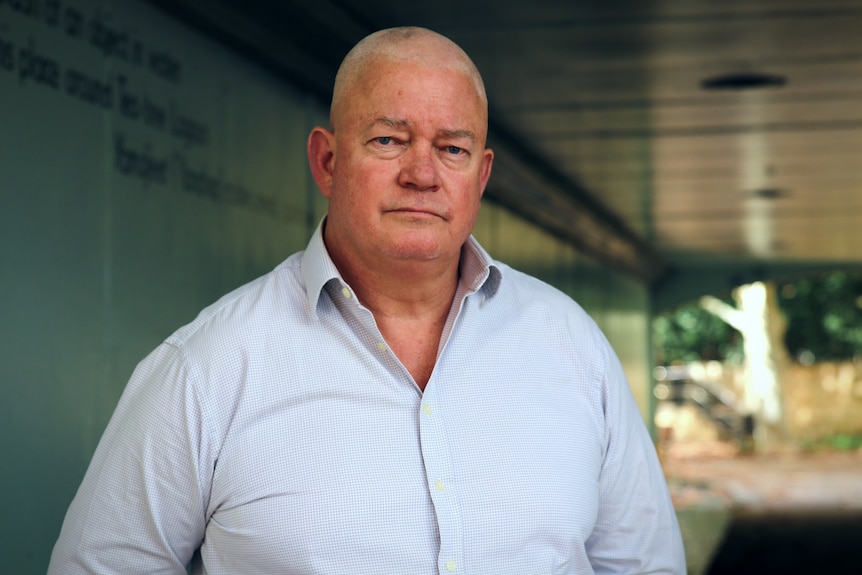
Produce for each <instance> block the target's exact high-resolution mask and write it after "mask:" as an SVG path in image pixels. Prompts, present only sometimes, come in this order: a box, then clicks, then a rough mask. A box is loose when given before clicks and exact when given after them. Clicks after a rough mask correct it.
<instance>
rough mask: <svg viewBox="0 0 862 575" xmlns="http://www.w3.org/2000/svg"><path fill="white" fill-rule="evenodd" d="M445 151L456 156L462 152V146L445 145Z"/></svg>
mask: <svg viewBox="0 0 862 575" xmlns="http://www.w3.org/2000/svg"><path fill="white" fill-rule="evenodd" d="M446 151H447V152H449V153H450V154H452V155H453V156H457V155H459V154H463V153H464V148H459V147H458V146H446Z"/></svg>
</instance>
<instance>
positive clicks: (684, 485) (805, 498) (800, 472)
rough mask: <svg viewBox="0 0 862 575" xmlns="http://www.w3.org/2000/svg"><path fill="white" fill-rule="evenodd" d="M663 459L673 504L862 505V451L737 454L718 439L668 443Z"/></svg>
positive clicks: (747, 506)
mask: <svg viewBox="0 0 862 575" xmlns="http://www.w3.org/2000/svg"><path fill="white" fill-rule="evenodd" d="M662 455H663V458H662V459H663V464H664V469H665V474H666V475H667V477H668V483H669V485H670V487H671V495H672V496H673V498H674V503H675V505H676V506H677V508H684V507H688V506H691V505H718V504H721V505H726V506H729V507H731V508H734V509H745V510H752V509H759V510H763V509H769V510H787V509H795V510H798V509H823V508H828V509H848V510H849V509H858V510H862V452H860V451H844V452H841V451H829V452H816V453H804V452H798V453H785V454H776V455H738V454H737V453H736V450H735V449H734V448H733V447H732V446H729V445H727V444H721V443H701V444H698V443H692V444H675V445H673V444H672V445H670V446H668V448H667V449H666V450H664V451H663V454H662Z"/></svg>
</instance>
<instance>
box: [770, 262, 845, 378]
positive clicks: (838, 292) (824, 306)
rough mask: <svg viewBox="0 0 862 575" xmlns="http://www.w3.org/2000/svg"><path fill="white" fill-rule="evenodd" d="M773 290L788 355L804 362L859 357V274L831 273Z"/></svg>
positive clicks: (795, 281) (784, 284) (786, 283)
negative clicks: (782, 320)
mask: <svg viewBox="0 0 862 575" xmlns="http://www.w3.org/2000/svg"><path fill="white" fill-rule="evenodd" d="M777 287H778V304H779V306H781V309H782V310H783V311H784V313H785V315H786V316H787V320H788V329H787V335H786V337H785V343H786V345H787V350H788V352H790V354H791V355H792V356H794V357H797V358H800V359H802V360H803V361H804V362H805V363H808V362H812V361H829V360H843V359H850V358H853V357H860V356H862V271H835V272H830V273H827V274H821V275H817V276H810V277H805V278H800V279H797V280H794V281H790V282H784V283H782V284H779V285H778V286H777Z"/></svg>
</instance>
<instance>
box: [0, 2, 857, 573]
mask: <svg viewBox="0 0 862 575" xmlns="http://www.w3.org/2000/svg"><path fill="white" fill-rule="evenodd" d="M403 24H413V25H421V26H426V27H430V28H433V29H435V30H437V31H439V32H442V33H444V34H446V35H448V36H449V37H451V38H452V39H453V40H455V41H456V42H458V43H459V44H460V45H461V46H462V47H463V48H464V49H465V50H466V51H467V52H468V53H469V54H470V55H471V57H472V58H473V59H474V61H475V62H476V64H477V66H478V67H479V69H480V71H481V72H482V74H483V76H484V79H485V82H486V87H487V90H488V94H489V99H490V136H489V145H490V147H492V148H493V149H494V150H495V152H496V160H495V166H494V174H493V175H492V178H491V181H490V183H489V186H488V189H487V191H486V195H485V200H484V205H483V209H482V213H481V216H480V219H479V222H478V224H477V227H476V230H475V235H476V236H477V238H478V239H479V240H480V241H481V242H482V243H483V244H484V245H485V247H486V248H488V250H489V251H490V252H491V254H492V255H494V256H495V257H497V258H498V259H501V260H503V261H506V262H507V263H509V264H511V265H513V266H514V267H517V268H520V269H522V270H524V271H526V272H528V273H531V274H534V275H536V276H538V277H540V278H542V279H544V280H545V281H548V282H549V283H552V284H553V285H555V286H557V287H559V288H560V289H562V290H564V291H565V292H567V293H569V294H570V295H571V296H572V297H574V298H575V299H576V300H577V301H578V302H579V303H580V304H581V305H583V306H584V308H585V309H586V310H587V311H588V312H589V313H590V314H591V315H592V316H593V317H594V318H595V319H596V321H597V322H598V323H599V325H600V326H601V327H602V329H603V330H604V331H605V332H606V334H607V335H608V338H609V339H610V341H611V343H612V344H613V346H614V348H615V349H616V351H617V353H618V355H619V356H620V359H621V360H622V362H623V365H624V367H625V369H626V373H627V375H628V378H629V382H630V384H631V387H632V391H633V392H634V394H635V397H636V399H637V401H638V404H639V407H640V409H641V413H642V415H643V417H644V420H645V422H647V424H648V425H649V427H650V430H651V431H652V432H653V434H654V437H655V440H656V446H657V449H658V451H659V455H660V457H661V459H662V462H663V464H664V466H665V471H666V474H667V476H668V481H669V484H670V486H671V490H672V495H673V497H674V501H675V504H676V506H677V509H678V513H679V517H680V523H681V525H682V528H683V532H684V537H685V539H686V545H687V549H688V561H689V570H690V572H691V573H713V574H715V573H724V572H733V573H747V572H758V573H761V572H771V571H781V572H786V573H791V572H802V571H806V572H811V571H813V572H829V573H842V572H847V573H851V572H852V573H855V572H858V567H855V566H854V561H853V553H854V552H855V550H854V549H853V546H854V544H855V541H858V540H859V536H860V534H862V525H860V524H862V519H860V517H862V511H860V509H862V491H860V489H862V488H860V486H862V455H860V450H859V447H860V444H862V439H860V438H862V417H860V415H862V373H860V369H862V352H860V346H862V321H860V319H862V307H860V306H862V300H860V297H862V250H860V249H859V247H858V246H860V245H862V170H860V168H859V166H860V162H859V158H860V156H862V36H860V35H859V33H858V31H859V29H860V27H862V2H860V1H852V0H847V1H839V0H771V1H768V0H760V1H758V0H747V1H745V2H743V1H741V0H723V1H721V2H717V1H707V0H685V1H683V0H657V1H643V0H603V1H596V0H584V1H579V2H571V1H562V0H534V1H533V2H529V3H520V2H499V1H497V2H491V1H490V0H476V1H466V2H465V1H464V0H460V1H458V2H454V1H448V0H441V1H438V2H435V3H410V2H394V1H392V0H363V1H362V2H359V1H354V0H315V1H314V2H308V1H302V0H243V1H239V0H209V1H207V2H204V1H203V0H173V1H168V0H149V1H147V0H113V1H111V0H39V1H36V0H7V1H2V0H0V277H2V281H0V318H2V322H0V390H2V396H0V399H2V400H0V442H2V443H0V445H2V453H3V454H4V463H3V470H2V473H0V487H2V490H0V492H2V493H3V502H4V509H5V510H6V511H7V520H6V521H4V522H3V525H2V526H0V557H2V560H0V561H2V567H0V570H2V571H3V572H4V573H15V574H19V573H20V574H30V573H42V572H44V571H45V568H46V566H47V562H48V557H49V555H50V551H51V547H52V545H53V543H54V541H55V539H56V537H57V535H58V533H59V529H60V525H61V522H62V518H63V515H64V513H65V510H66V507H67V506H68V504H69V502H70V501H71V499H72V497H73V495H74V493H75V490H76V489H77V486H78V484H79V483H80V480H81V478H82V477H83V473H84V471H85V469H86V466H87V464H88V462H89V460H90V457H91V456H92V453H93V451H94V449H95V446H96V443H97V442H98V439H99V437H100V435H101V433H102V430H103V429H104V427H105V425H106V423H107V420H108V418H109V417H110V415H111V413H112V411H113V408H114V406H115V405H116V401H117V399H118V398H119V395H120V393H121V392H122V390H123V387H124V385H125V383H126V381H127V380H128V377H129V376H130V374H131V372H132V370H133V369H134V366H135V365H136V363H137V362H138V361H140V359H142V358H143V356H144V355H145V354H146V353H148V352H149V351H150V350H151V349H152V348H153V347H155V346H156V345H157V344H158V343H159V342H160V341H161V340H163V339H164V338H165V337H166V336H167V335H169V334H170V333H171V332H172V331H173V330H174V329H176V328H177V327H178V326H180V325H182V324H183V323H186V322H188V321H190V320H191V319H192V318H193V317H194V316H195V314H196V313H197V311H198V310H200V309H201V308H202V307H203V306H205V305H207V304H208V303H210V302H212V301H213V300H215V299H216V298H217V297H218V296H220V295H221V294H223V293H225V292H226V291H228V290H230V289H232V288H234V287H237V286H238V285H240V284H242V283H244V282H246V281H249V280H250V279H252V278H254V277H256V276H258V275H260V274H262V273H265V272H267V271H268V270H270V269H271V268H272V267H274V266H275V265H277V264H278V263H279V262H280V261H281V260H283V259H284V258H285V257H287V256H288V255H289V254H290V253H292V252H294V251H296V250H299V249H302V248H303V247H304V246H305V243H306V241H307V239H308V237H309V235H310V234H311V232H312V230H313V229H314V227H315V226H316V225H317V223H318V222H319V220H320V218H321V217H322V216H323V214H324V211H325V204H324V203H323V201H322V199H321V198H320V197H319V195H318V194H317V191H316V189H315V187H314V185H313V182H312V181H311V178H310V176H309V173H308V169H307V163H306V159H305V151H304V150H305V139H306V135H307V133H308V131H309V129H310V128H311V127H312V126H314V125H318V124H324V125H325V124H326V122H327V110H328V103H329V98H330V91H331V85H332V80H333V77H334V74H335V70H336V68H337V66H338V64H339V63H340V61H341V59H342V58H343V56H344V55H345V54H346V52H347V50H348V49H349V48H350V47H351V46H352V45H353V44H354V43H355V42H356V41H357V40H359V39H360V38H362V37H363V36H365V35H366V34H368V33H370V32H371V31H373V30H376V29H379V28H382V27H387V26H393V25H403Z"/></svg>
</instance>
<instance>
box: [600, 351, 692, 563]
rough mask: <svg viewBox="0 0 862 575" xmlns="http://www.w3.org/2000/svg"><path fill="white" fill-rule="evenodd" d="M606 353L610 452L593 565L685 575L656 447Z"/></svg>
mask: <svg viewBox="0 0 862 575" xmlns="http://www.w3.org/2000/svg"><path fill="white" fill-rule="evenodd" d="M605 349H606V353H605V356H606V380H605V382H604V383H605V397H604V402H605V418H606V420H605V423H606V432H607V437H606V439H607V443H606V445H607V448H606V452H605V458H604V462H603V465H602V469H601V474H600V487H599V489H600V495H599V512H598V519H597V522H596V526H595V529H594V531H593V534H592V535H591V537H590V538H589V540H588V541H587V553H588V554H589V558H590V563H591V564H592V566H593V569H594V570H595V572H596V573H597V574H604V573H628V574H635V573H637V574H647V573H651V574H659V573H661V574H679V575H684V574H685V573H686V564H685V553H684V549H683V543H682V536H681V535H680V530H679V524H678V522H677V517H676V512H675V510H674V508H673V504H672V502H671V499H670V493H669V492H668V488H667V482H666V480H665V477H664V473H663V471H662V469H661V465H660V464H659V461H658V456H657V454H656V451H655V446H654V445H653V442H652V439H651V438H650V436H649V432H648V431H647V429H646V426H645V425H644V422H643V419H642V417H641V415H640V411H639V410H638V408H637V404H636V403H635V401H634V397H633V396H632V393H631V389H630V388H629V385H628V382H627V380H626V377H625V374H624V372H623V369H622V366H621V365H620V363H619V360H618V359H617V358H616V355H615V354H614V353H613V351H612V350H611V349H610V346H609V345H607V346H606V348H605Z"/></svg>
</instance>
